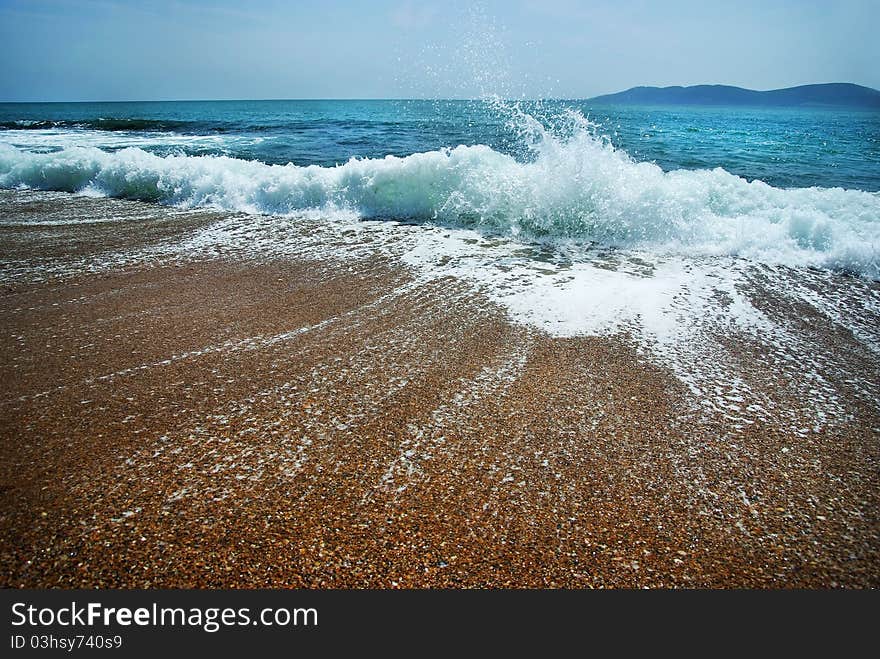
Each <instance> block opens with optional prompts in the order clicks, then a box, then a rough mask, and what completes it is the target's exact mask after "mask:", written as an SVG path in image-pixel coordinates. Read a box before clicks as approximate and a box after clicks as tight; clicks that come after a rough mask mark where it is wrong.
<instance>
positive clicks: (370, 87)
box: [0, 0, 880, 101]
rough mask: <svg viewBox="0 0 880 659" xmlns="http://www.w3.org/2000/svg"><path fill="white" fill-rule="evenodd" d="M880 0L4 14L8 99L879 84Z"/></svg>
mask: <svg viewBox="0 0 880 659" xmlns="http://www.w3.org/2000/svg"><path fill="white" fill-rule="evenodd" d="M878 25H880V0H837V1H836V2H831V1H824V0H823V1H818V0H817V1H814V0H763V1H759V0H737V1H736V2H732V1H730V0H726V1H721V2H715V1H713V0H702V1H700V0H666V1H663V2H660V1H657V0H655V1H648V0H596V1H583V2H579V1H576V0H476V1H465V0H447V1H445V2H432V1H426V2H416V1H414V0H413V1H410V0H372V1H368V0H359V1H358V0H353V1H350V2H345V1H342V0H318V1H312V0H287V1H284V0H252V1H250V2H240V1H239V0H213V1H211V0H140V1H126V0H0V101H85V100H108V101H112V100H166V99H172V100H173V99H180V100H183V99H263V98H473V97H480V96H485V95H491V94H498V95H500V96H504V97H508V98H519V97H527V98H588V97H591V96H595V95H598V94H604V93H610V92H615V91H620V90H623V89H627V88H629V87H633V86H637V85H657V86H665V85H692V84H703V83H720V84H730V85H738V86H742V87H748V88H752V89H775V88H780V87H789V86H794V85H800V84H808V83H819V82H855V83H858V84H862V85H866V86H869V87H874V88H880V39H877V38H876V34H875V32H876V27H877V26H878Z"/></svg>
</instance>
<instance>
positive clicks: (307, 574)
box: [0, 191, 880, 588]
mask: <svg viewBox="0 0 880 659" xmlns="http://www.w3.org/2000/svg"><path fill="white" fill-rule="evenodd" d="M71 217H76V218H81V219H82V220H83V221H79V222H74V223H68V222H67V220H69V218H71ZM230 218H231V219H230ZM0 220H2V227H0V268H2V294H0V300H2V301H0V314H2V332H0V340H2V358H0V372H2V377H0V409H2V412H0V539H2V549H0V585H2V586H4V587H29V588H43V587H63V588H95V587H111V588H159V587H175V588H177V587H184V588H190V587H197V588H201V587H224V588H259V587H270V588H277V587H294V588H296V587H306V588H363V587H377V588H425V587H441V588H446V587H454V588H461V587H517V588H518V587H551V588H553V587H566V588H594V587H625V588H640V587H761V588H763V587H771V588H800V587H807V588H816V587H819V588H825V587H877V586H880V513H878V511H880V469H878V467H880V441H878V438H880V405H878V401H877V398H876V396H875V395H874V392H875V391H876V388H877V387H878V380H880V378H878V371H877V366H876V364H877V362H876V359H877V355H876V353H872V352H871V351H870V350H868V349H867V348H865V345H864V342H863V341H860V340H859V338H858V337H856V336H855V335H854V334H853V333H852V332H848V331H844V330H842V329H841V328H840V326H838V325H835V324H834V323H832V322H830V321H828V320H827V318H825V317H824V316H819V315H818V314H817V313H816V311H815V308H813V307H808V306H806V305H800V306H798V305H794V304H788V303H785V301H782V300H780V299H775V298H773V297H772V296H771V295H770V293H768V292H766V291H764V292H761V291H758V292H756V293H755V294H754V296H753V297H754V300H755V304H756V305H759V306H760V305H763V308H765V309H766V310H767V313H768V314H775V315H776V316H778V317H779V318H780V319H782V320H781V321H780V322H783V321H784V322H785V323H786V327H788V328H790V330H791V332H798V333H799V334H798V336H801V337H806V338H804V341H807V340H809V346H810V350H809V352H810V354H811V355H812V356H811V357H810V360H811V361H810V364H809V368H807V366H806V365H805V364H806V362H804V361H803V360H802V359H801V360H800V361H799V358H798V356H797V355H793V356H792V359H791V363H790V364H788V366H786V367H785V368H782V367H779V366H778V365H777V364H776V361H775V359H776V358H775V357H774V354H775V353H773V349H774V348H773V347H772V346H769V344H762V343H761V342H760V341H753V340H745V339H742V338H741V337H738V336H736V335H732V334H731V335H728V336H721V335H719V336H718V337H716V339H717V349H718V350H719V351H723V352H724V355H725V359H727V360H728V361H731V360H733V361H735V362H736V363H737V372H738V376H737V377H738V378H740V379H741V381H742V382H744V383H745V384H744V385H743V386H741V387H739V391H740V394H739V397H740V398H742V399H743V400H738V401H737V403H736V406H735V407H736V409H737V410H742V413H741V414H740V416H739V417H737V416H736V415H734V414H732V413H731V412H730V409H725V408H722V407H719V406H717V405H708V404H707V405H701V404H700V401H698V400H695V398H694V395H693V392H692V391H691V390H690V389H689V388H688V385H687V380H686V379H682V377H677V376H676V374H675V373H673V371H672V370H670V369H669V368H666V367H664V366H663V365H662V364H660V363H657V362H656V361H652V360H651V359H649V358H648V357H647V356H646V354H645V352H644V350H643V349H642V347H640V346H639V345H638V343H637V342H636V341H634V340H633V339H632V337H631V336H630V335H629V334H628V333H627V332H626V331H619V332H616V333H613V334H610V335H606V336H572V337H559V336H552V335H550V334H548V333H547V332H544V331H542V330H541V329H540V328H537V327H533V326H529V325H526V324H522V323H517V322H514V321H513V320H512V319H511V318H510V316H509V314H508V313H507V312H506V311H505V309H504V308H502V307H501V306H499V305H498V304H497V303H496V302H494V301H492V300H490V299H488V298H486V297H485V296H484V295H482V294H481V293H480V292H479V290H476V289H475V288H474V287H472V286H468V285H467V284H466V283H465V282H463V281H462V280H460V279H456V278H453V277H445V276H444V277H439V278H436V279H432V280H428V281H425V280H419V279H418V276H417V273H415V272H414V271H413V269H412V268H410V267H408V266H407V265H406V264H405V263H403V262H402V261H401V260H400V259H399V258H396V257H395V256H394V253H393V250H392V251H390V252H389V251H386V252H385V253H384V256H383V255H382V254H378V253H374V254H367V255H364V254H361V253H360V252H359V251H358V250H361V249H362V248H364V249H365V247H364V246H367V245H369V244H371V243H370V241H371V240H372V238H371V236H372V235H373V234H371V233H370V232H371V231H373V229H370V228H369V227H365V228H363V229H358V228H355V229H351V231H353V232H354V233H353V234H352V235H351V236H348V237H347V238H346V235H347V234H346V233H345V231H343V230H341V229H340V232H341V233H340V234H339V235H338V236H337V238H338V239H339V241H341V242H346V241H347V242H346V245H347V247H346V249H347V250H348V251H347V252H345V253H346V254H347V255H348V256H346V257H345V258H343V259H339V258H329V257H324V256H322V255H321V253H320V252H319V251H316V250H315V249H307V246H308V245H310V244H312V243H309V240H310V235H311V236H312V238H313V240H314V242H315V244H317V243H318V242H320V243H321V244H323V245H327V244H328V242H327V241H328V238H327V236H326V235H319V234H318V233H315V232H313V233H312V234H310V229H309V227H308V224H307V223H305V224H303V225H302V226H301V228H300V229H298V231H300V235H299V237H298V240H299V241H300V243H296V244H301V245H303V247H302V249H297V248H296V244H295V245H294V247H293V248H291V249H290V250H288V251H287V252H285V253H273V252H272V251H271V250H264V249H261V248H260V245H259V244H255V245H254V244H252V245H251V246H250V247H251V249H246V248H247V246H248V242H249V239H248V238H247V236H245V237H244V238H242V239H241V240H239V241H238V242H234V241H233V242H229V241H227V242H225V243H222V242H219V241H215V242H211V241H205V240H202V239H200V238H198V237H199V236H206V235H208V236H210V235H216V234H217V231H218V230H217V229H216V228H212V227H216V226H217V223H218V222H221V224H222V222H223V221H228V222H231V223H232V224H231V225H230V226H238V225H237V224H235V223H236V222H240V223H241V226H247V222H246V221H245V219H242V218H238V219H237V218H236V217H235V216H232V215H229V214H226V215H224V214H222V213H219V212H215V211H204V210H201V211H191V212H188V211H182V210H176V211H173V212H172V211H170V210H169V209H167V208H162V207H159V206H153V205H150V204H144V203H139V202H127V201H119V200H108V199H98V198H90V197H83V196H72V195H67V194H63V193H35V192H21V191H18V192H16V191H2V192H0ZM104 220H106V221H104ZM255 221H256V220H255ZM224 226H225V225H224ZM379 230H380V229H376V231H379ZM420 230H421V229H420V228H419V227H409V228H406V227H403V228H401V234H402V235H404V234H407V232H418V231H420ZM315 231H316V232H317V229H316V230H315ZM227 233H228V232H227ZM377 235H378V234H377ZM402 240H405V238H402ZM181 245H182V246H183V247H179V246H181ZM230 245H231V246H230ZM173 246H178V247H173ZM352 254H354V256H352ZM852 280H853V278H847V277H845V276H839V277H838V278H835V279H833V280H828V283H827V285H826V284H823V286H825V288H822V289H817V290H816V291H815V294H816V296H817V297H818V298H819V299H826V298H828V297H831V296H834V295H839V296H844V295H846V292H845V289H847V287H848V286H849V284H848V283H847V282H848V281H852ZM857 283H858V286H859V287H862V288H863V289H865V290H866V291H867V292H868V294H870V295H873V296H875V298H874V299H876V296H877V294H878V288H877V284H868V283H865V282H864V281H859V282H857ZM852 285H853V286H855V283H854V284H852ZM841 299H843V298H841ZM720 304H722V305H723V304H724V301H723V300H722V301H721V302H720ZM851 306H852V307H853V309H854V311H853V313H855V314H857V313H862V314H868V313H869V312H868V311H865V310H864V309H859V308H857V307H858V304H857V302H853V303H852V305H851ZM871 313H873V312H871ZM866 317H867V316H866ZM873 318H874V319H875V320H876V314H875V315H874V316H873ZM870 319H871V318H870V317H867V321H866V324H865V326H866V327H869V326H870V323H869V321H870ZM804 345H807V344H806V343H804ZM807 372H809V373H811V374H817V377H818V378H821V382H820V381H819V380H817V379H816V378H813V379H812V380H810V381H806V380H804V381H803V382H799V381H798V373H807ZM725 377H726V376H725ZM811 377H812V376H811ZM746 385H747V386H746ZM718 386H719V387H724V386H725V381H723V378H720V379H719V383H718ZM807 390H810V391H813V390H822V391H826V392H828V393H827V396H826V398H827V399H828V400H831V398H832V397H833V401H834V406H833V413H832V412H823V413H822V414H823V416H822V418H821V423H819V422H818V421H817V420H816V418H815V415H814V413H815V410H816V409H817V408H816V403H815V400H814V399H813V398H810V397H805V396H804V395H803V393H802V392H803V391H807ZM743 391H745V392H746V393H745V394H742V392H743ZM758 399H760V409H761V410H765V411H767V410H770V411H767V412H766V413H765V414H761V413H757V412H755V413H753V414H747V413H746V412H745V410H749V409H752V410H753V411H754V410H757V409H758V407H751V408H750V404H752V403H754V404H755V405H757V401H758ZM823 409H824V408H823ZM829 409H831V408H830V407H829Z"/></svg>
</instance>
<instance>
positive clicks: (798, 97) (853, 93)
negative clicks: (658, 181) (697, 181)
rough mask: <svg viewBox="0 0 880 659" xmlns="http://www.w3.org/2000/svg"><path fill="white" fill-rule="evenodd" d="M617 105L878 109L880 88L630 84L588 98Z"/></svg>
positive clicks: (846, 85)
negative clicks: (758, 87) (759, 89)
mask: <svg viewBox="0 0 880 659" xmlns="http://www.w3.org/2000/svg"><path fill="white" fill-rule="evenodd" d="M588 100H589V101H591V102H594V103H617V104H621V105H742V106H763V107H768V106H769V107H858V108H870V109H880V91H878V90H876V89H873V88H871V87H864V86H862V85H856V84H853V83H849V82H831V83H823V84H813V85H798V86H796V87H785V88H782V89H771V90H767V91H758V90H754V89H746V88H744V87H734V86H732V85H692V86H688V87H682V86H671V87H648V86H640V87H631V88H630V89H627V90H625V91H621V92H617V93H614V94H603V95H601V96H594V97H593V98H590V99H588Z"/></svg>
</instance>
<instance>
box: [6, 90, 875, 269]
mask: <svg viewBox="0 0 880 659" xmlns="http://www.w3.org/2000/svg"><path fill="white" fill-rule="evenodd" d="M389 156H390V157H389ZM0 187H5V188H12V187H32V188H40V189H53V190H65V191H71V192H88V193H90V194H106V195H109V196H117V197H126V198H135V199H143V200H149V201H157V202H160V203H167V204H174V205H183V206H216V207H220V208H228V209H235V210H243V211H248V212H258V213H278V214H292V213H296V212H298V211H302V210H306V209H319V210H320V209H324V210H326V211H327V214H328V217H329V216H331V215H332V213H333V212H334V211H336V210H339V209H345V210H347V211H353V212H355V213H357V214H360V215H362V216H363V217H369V218H379V219H404V220H411V221H420V222H435V223H438V224H444V225H454V226H467V227H473V228H478V229H480V230H483V231H487V232H494V233H499V232H500V233H503V234H508V235H510V236H512V237H515V238H518V239H528V240H565V241H574V242H582V243H585V244H597V243H598V244H602V245H609V246H613V247H633V248H639V249H653V250H657V251H664V252H670V251H671V252H678V253H698V254H735V255H744V256H746V257H749V258H754V259H755V260H758V261H767V262H781V263H785V264H790V265H810V266H818V267H829V268H839V269H844V270H850V271H855V272H858V273H861V274H863V275H867V276H870V277H876V276H877V273H878V250H880V195H878V191H880V114H878V113H874V112H865V111H839V110H827V109H816V110H810V109H790V110H789V109H748V108H721V107H719V108H714V107H713V108H706V107H700V108H690V107H636V106H626V107H622V106H621V107H614V106H595V107H591V106H590V105H589V104H588V103H585V102H579V101H545V102H541V103H536V102H522V103H510V102H502V101H497V100H495V101H240V102H239V101H236V102H156V103H76V104H3V105H0Z"/></svg>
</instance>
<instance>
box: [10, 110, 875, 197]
mask: <svg viewBox="0 0 880 659" xmlns="http://www.w3.org/2000/svg"><path fill="white" fill-rule="evenodd" d="M521 105H522V107H523V109H524V110H525V111H527V112H529V113H530V114H532V115H533V116H535V117H536V118H538V119H539V120H542V121H544V122H545V123H552V122H553V118H554V117H555V116H557V115H558V114H559V112H560V111H562V110H564V109H566V108H571V109H576V110H578V111H580V112H581V113H582V114H583V115H584V116H586V117H588V118H589V119H591V120H592V121H594V122H596V123H597V124H598V132H599V133H600V134H602V135H605V136H607V137H608V138H610V139H611V141H612V143H613V144H614V145H615V146H617V147H619V148H622V149H624V150H625V151H626V152H627V153H629V154H630V155H631V156H632V157H633V158H634V159H636V160H639V161H652V162H656V163H657V164H658V165H660V166H661V167H662V168H663V169H665V170H673V169H682V168H683V169H712V168H715V167H722V168H724V169H726V170H727V171H728V172H730V173H732V174H736V175H738V176H742V177H744V178H747V179H749V180H751V179H760V180H763V181H765V182H767V183H769V184H771V185H773V186H777V187H810V186H822V187H843V188H848V189H860V190H868V191H877V190H880V113H876V112H867V111H841V110H828V109H815V110H814V109H764V108H755V109H750V108H742V107H736V108H723V107H720V108H715V107H713V108H705V107H641V106H617V107H615V106H603V105H598V106H595V107H590V105H589V104H587V103H584V102H579V101H550V102H547V101H545V102H543V103H541V104H535V103H522V104H521ZM510 123H511V122H510V116H509V113H508V112H505V111H501V112H499V108H498V106H497V105H496V104H493V103H485V102H479V101H394V100H392V101H320V100H318V101H210V102H200V101H193V102H141V103H49V104H0V142H6V143H8V144H12V145H16V146H20V147H22V148H24V149H40V150H53V149H60V148H62V147H63V146H70V145H72V144H89V145H93V146H98V147H100V148H102V149H105V150H109V151H112V150H117V149H120V148H123V147H125V146H130V145H134V146H138V147H139V148H142V149H144V150H147V151H150V152H153V153H157V154H160V155H166V154H169V153H184V154H187V155H228V156H232V157H235V158H243V159H248V160H258V161H261V162H264V163H269V164H284V163H288V162H291V163H294V164H296V165H322V166H332V165H336V164H341V163H344V162H346V161H347V160H349V159H350V158H351V157H361V158H380V157H383V156H386V155H389V154H391V155H397V156H406V155H409V154H412V153H418V152H424V151H433V150H436V149H439V148H442V147H454V146H458V145H461V144H464V145H475V144H485V145H488V146H490V147H492V148H493V149H495V150H497V151H500V152H503V153H509V154H514V155H515V156H517V157H519V158H523V159H527V158H528V157H529V154H528V153H527V152H526V151H525V150H524V148H523V144H522V140H521V136H520V135H519V134H518V133H519V130H520V129H521V127H520V126H518V125H515V126H511V125H510Z"/></svg>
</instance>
